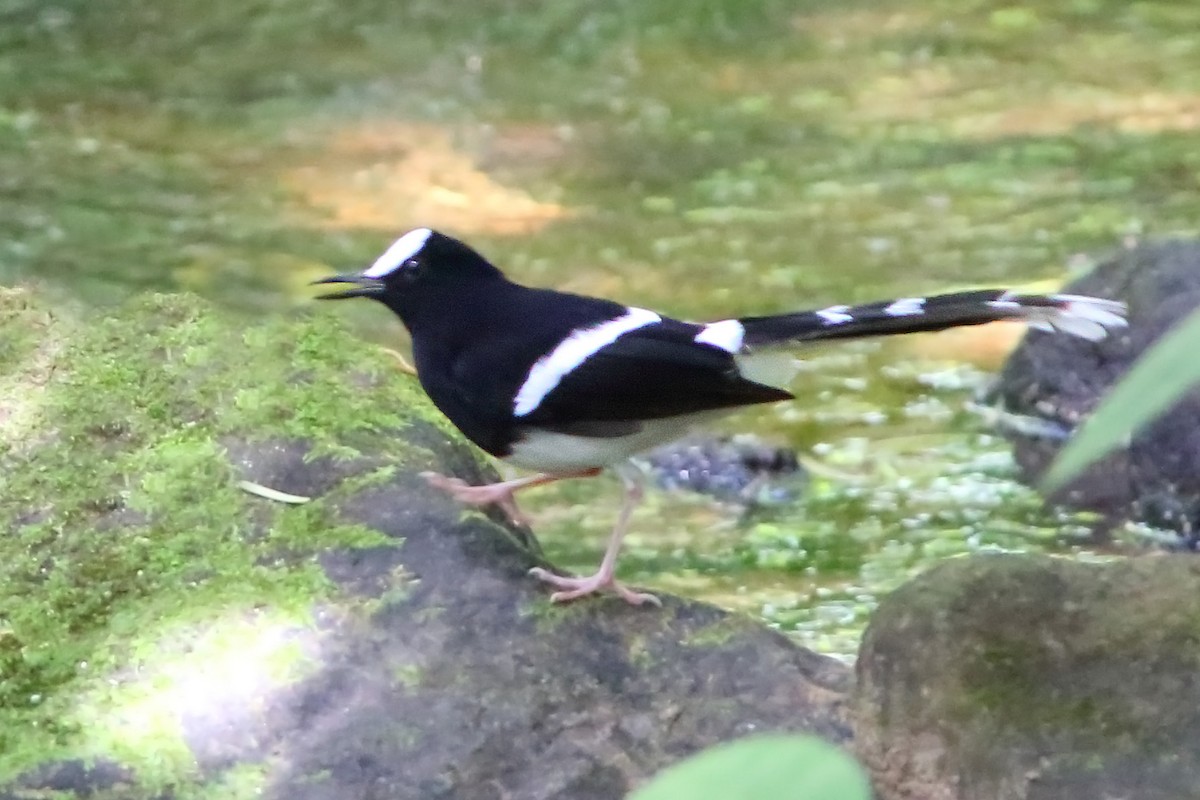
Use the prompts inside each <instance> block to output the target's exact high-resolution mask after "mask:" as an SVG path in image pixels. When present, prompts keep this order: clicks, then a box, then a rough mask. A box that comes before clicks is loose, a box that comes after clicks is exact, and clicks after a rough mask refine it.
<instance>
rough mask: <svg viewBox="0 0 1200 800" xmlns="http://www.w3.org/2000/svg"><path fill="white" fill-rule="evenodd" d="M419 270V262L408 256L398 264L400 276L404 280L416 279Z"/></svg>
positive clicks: (419, 272)
mask: <svg viewBox="0 0 1200 800" xmlns="http://www.w3.org/2000/svg"><path fill="white" fill-rule="evenodd" d="M421 272H422V270H421V262H420V261H417V260H416V259H415V258H410V259H408V260H406V261H405V262H404V263H403V264H401V265H400V277H401V278H403V279H404V280H406V281H412V280H414V279H416V278H417V277H418V276H419V275H420V274H421Z"/></svg>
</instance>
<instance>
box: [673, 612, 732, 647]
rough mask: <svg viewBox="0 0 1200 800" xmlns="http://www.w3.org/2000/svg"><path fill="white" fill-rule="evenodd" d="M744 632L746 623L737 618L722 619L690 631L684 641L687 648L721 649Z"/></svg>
mask: <svg viewBox="0 0 1200 800" xmlns="http://www.w3.org/2000/svg"><path fill="white" fill-rule="evenodd" d="M745 630H746V623H745V622H744V621H743V620H742V619H740V618H737V617H722V618H721V619H720V620H718V621H717V622H714V623H713V624H711V625H705V626H704V627H703V628H698V629H696V630H694V631H692V632H691V633H690V634H689V635H688V636H687V637H686V638H685V639H684V640H683V642H684V644H686V645H688V646H689V647H723V646H725V645H727V644H728V643H729V641H730V640H731V639H733V638H734V637H735V636H738V635H739V634H742V633H744V632H745Z"/></svg>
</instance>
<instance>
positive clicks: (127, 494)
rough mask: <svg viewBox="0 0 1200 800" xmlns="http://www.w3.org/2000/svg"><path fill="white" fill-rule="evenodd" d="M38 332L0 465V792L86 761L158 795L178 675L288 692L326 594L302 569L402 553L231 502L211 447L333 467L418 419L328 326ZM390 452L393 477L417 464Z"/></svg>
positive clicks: (363, 533) (97, 324)
mask: <svg viewBox="0 0 1200 800" xmlns="http://www.w3.org/2000/svg"><path fill="white" fill-rule="evenodd" d="M19 305H20V308H21V310H20V311H19V313H7V314H5V315H3V316H2V317H0V338H4V339H6V340H9V339H11V340H13V341H19V340H20V339H21V337H22V336H23V335H27V334H28V330H29V328H30V326H31V325H33V324H42V321H43V320H44V319H45V318H46V314H47V312H46V310H45V309H44V308H43V307H41V305H40V304H39V302H38V301H37V300H36V299H34V298H33V297H32V296H25V297H24V298H23V299H22V300H21V302H20V304H19ZM10 307H11V304H10ZM37 330H38V336H39V337H46V338H47V339H48V340H54V341H56V342H57V345H56V348H55V351H54V354H53V359H52V360H53V363H52V365H51V368H49V369H46V370H45V372H46V379H45V381H44V385H43V386H42V387H41V390H40V391H41V394H42V397H41V400H40V402H39V404H38V406H37V409H36V410H35V411H32V412H30V413H29V414H28V415H27V416H28V417H29V418H28V419H27V421H26V422H25V424H24V425H23V426H22V428H21V430H20V436H19V437H10V438H9V439H8V441H7V443H6V447H5V450H4V452H3V456H2V458H3V464H2V466H3V474H4V485H3V489H4V491H3V496H2V497H0V521H2V523H3V529H4V530H6V531H8V535H6V536H5V537H3V539H0V563H3V564H4V565H5V567H4V569H3V570H2V571H0V609H2V611H0V779H4V778H10V777H12V776H13V775H14V774H16V773H17V772H19V771H20V770H21V768H23V767H26V766H28V765H31V764H34V763H45V762H47V761H48V760H51V759H53V758H54V757H55V756H56V755H57V756H67V755H78V754H80V753H83V754H85V755H86V756H87V757H88V758H106V759H114V760H116V761H118V762H119V763H123V764H125V765H127V766H129V767H131V768H133V769H135V770H136V771H137V773H138V775H139V781H141V782H143V783H144V785H146V786H155V785H160V786H165V785H167V784H171V783H175V782H177V781H179V780H181V779H183V778H186V776H187V775H189V774H191V773H192V771H193V770H194V761H193V759H192V756H191V754H190V752H189V751H188V748H187V746H186V745H185V744H184V743H183V741H182V740H181V739H180V735H179V731H178V728H177V726H178V722H177V716H176V714H177V713H178V711H179V706H178V704H179V703H186V702H187V699H186V698H187V696H188V691H189V690H191V691H195V690H196V687H197V685H198V684H197V682H198V681H201V680H202V676H199V675H194V674H191V673H190V672H189V671H188V670H195V669H196V666H195V665H196V664H197V663H199V664H202V665H203V668H204V670H205V671H206V673H207V677H206V678H203V679H204V680H207V681H212V680H214V679H216V680H220V679H221V677H222V676H223V674H224V673H223V672H222V670H226V671H228V673H229V675H230V676H233V675H238V674H241V675H244V674H245V672H246V670H247V669H249V667H247V666H246V664H245V661H244V660H245V659H247V658H249V659H250V660H251V661H252V662H253V664H254V669H257V670H259V671H260V672H261V673H262V674H261V676H260V679H261V681H263V682H267V683H269V682H272V681H279V682H289V681H294V680H296V679H297V678H298V677H299V676H300V675H301V674H302V672H303V666H304V664H305V663H306V659H305V652H306V650H305V648H307V647H312V646H314V644H313V642H314V641H315V639H314V637H315V633H314V628H313V624H314V623H313V619H312V613H313V611H314V609H315V608H316V607H317V605H318V604H320V603H321V601H322V600H324V599H327V598H330V597H332V596H333V595H334V592H335V589H334V586H333V584H332V583H331V582H330V581H329V580H328V579H327V578H326V577H325V575H324V573H323V572H322V570H321V568H320V566H319V565H318V564H317V562H316V560H315V558H314V554H315V553H316V552H317V551H318V550H323V549H328V548H330V547H334V548H336V547H343V548H370V547H378V546H380V545H382V544H385V543H390V544H395V543H394V542H391V541H390V540H387V539H386V537H383V536H381V535H380V534H378V533H377V532H374V531H370V530H368V529H366V528H363V527H361V526H355V525H338V524H335V523H334V521H333V519H332V517H331V516H330V515H329V513H328V510H327V508H326V507H325V506H324V505H323V504H320V503H312V504H309V505H305V506H299V507H295V506H287V505H282V504H271V503H266V502H264V501H262V500H261V499H260V498H257V497H253V496H251V495H249V494H247V493H245V492H243V491H241V490H240V489H239V488H238V487H237V479H238V475H237V472H236V470H235V468H234V467H233V465H232V464H231V463H230V461H229V458H228V454H227V452H226V449H225V447H224V445H223V444H222V443H223V442H226V441H277V440H288V441H303V442H307V443H311V445H312V452H315V453H320V452H323V451H322V446H326V449H330V450H336V451H337V452H338V453H339V454H340V455H343V456H345V455H350V454H352V452H353V451H350V452H347V445H346V444H345V442H353V441H354V440H355V437H366V436H372V437H375V438H377V439H378V438H379V434H380V433H381V432H384V431H398V430H400V429H402V428H403V427H404V426H405V425H407V424H408V422H409V421H410V420H412V419H416V418H425V419H431V418H432V417H433V415H432V414H431V413H430V410H431V407H430V406H429V404H428V401H427V400H425V399H424V397H423V395H422V394H421V393H420V391H419V390H418V389H417V388H416V387H415V386H414V385H413V382H412V381H411V379H409V378H408V377H406V376H401V375H399V374H398V373H397V372H396V371H395V370H393V369H390V367H388V366H387V362H386V361H383V360H381V359H378V360H377V361H378V364H379V366H378V367H376V368H374V369H372V366H371V359H370V358H369V356H370V355H371V353H370V351H369V350H368V351H366V352H364V349H363V348H362V346H361V345H359V344H358V343H357V342H356V341H355V340H354V339H352V338H351V337H349V336H348V335H347V334H346V333H345V332H344V331H343V330H342V328H341V326H340V325H339V324H338V323H336V322H335V321H333V320H330V319H326V318H318V319H313V320H309V321H301V322H288V321H283V320H276V321H273V322H271V323H268V324H265V325H262V326H257V327H252V328H249V329H246V328H243V327H242V325H241V324H240V323H238V322H237V321H236V320H235V319H233V318H230V317H227V316H224V315H222V314H219V313H217V312H215V311H214V310H213V309H212V308H211V307H210V306H209V305H208V304H207V303H205V302H204V301H201V300H200V299H199V298H196V297H194V296H187V295H180V296H167V295H158V296H150V297H146V298H142V299H139V300H136V301H134V302H132V303H130V304H128V305H127V306H125V307H123V308H121V309H119V310H116V311H112V312H110V313H108V314H105V315H103V316H100V315H92V316H90V317H86V318H83V319H81V320H79V321H78V322H75V323H72V324H67V323H63V324H61V325H60V324H57V323H54V324H50V325H49V326H45V325H43V326H42V328H39V329H37ZM35 350H36V348H34V349H31V348H29V347H26V348H24V358H23V359H21V358H18V359H13V360H9V361H7V362H5V364H4V367H5V369H4V377H6V378H7V377H9V376H11V375H20V374H24V372H25V371H26V367H27V364H26V363H23V362H28V361H29V360H30V359H33V358H35V355H36V354H35ZM364 356H366V357H364ZM365 397H370V398H371V402H368V401H367V400H366V399H364V398H365ZM2 399H3V400H4V403H5V406H4V410H5V411H6V412H7V411H9V408H10V406H11V405H12V404H13V403H14V402H15V400H14V398H12V397H8V396H6V397H4V398H2ZM381 399H384V401H383V402H381ZM6 416H7V414H6ZM385 440H386V442H387V443H386V444H385V445H384V446H383V448H382V449H383V452H384V453H385V455H386V456H387V457H388V458H389V459H390V460H392V462H393V465H402V464H404V463H407V462H408V460H409V459H411V458H416V459H417V460H418V461H421V462H423V461H424V460H425V459H427V457H428V456H427V454H423V453H420V452H418V453H415V454H414V453H409V452H407V449H406V445H404V443H403V442H402V441H401V438H400V437H398V436H392V437H385ZM334 444H337V445H338V446H337V447H336V448H332V447H329V446H330V445H334ZM377 473H378V468H373V469H372V470H369V471H368V474H369V475H371V479H373V480H378V474H377ZM184 642H187V646H186V647H184ZM197 654H199V658H198V657H197ZM249 654H253V655H249ZM185 656H186V658H185ZM188 665H191V666H188ZM131 670H132V673H131V672H130V671H131ZM239 670H241V672H240V673H239ZM134 675H136V676H137V677H133V676H134ZM214 676H216V677H215V678H214ZM230 680H231V681H232V678H230ZM164 697H165V698H172V697H174V698H175V699H176V701H177V703H176V705H172V704H171V703H170V702H166V701H164V699H163V698H164Z"/></svg>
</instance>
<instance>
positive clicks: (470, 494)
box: [421, 469, 600, 525]
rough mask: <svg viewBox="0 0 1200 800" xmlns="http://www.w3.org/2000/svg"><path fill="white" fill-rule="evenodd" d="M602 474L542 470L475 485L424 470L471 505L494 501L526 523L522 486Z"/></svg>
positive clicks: (429, 480)
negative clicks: (519, 504) (520, 494)
mask: <svg viewBox="0 0 1200 800" xmlns="http://www.w3.org/2000/svg"><path fill="white" fill-rule="evenodd" d="M599 474H600V470H599V469H587V470H583V471H581V472H570V473H567V474H565V475H550V474H547V473H540V474H538V475H528V476H526V477H524V478H516V479H514V480H511V481H500V482H499V483H486V484H484V485H482V486H471V485H469V484H468V483H467V482H466V481H464V480H463V479H462V478H450V477H447V476H445V475H441V474H439V473H437V472H422V473H421V477H422V478H424V479H425V482H426V483H428V484H429V485H430V486H432V487H434V488H435V489H441V490H442V491H443V492H446V493H447V494H448V495H450V496H451V497H453V498H454V499H455V500H457V501H459V502H460V503H466V504H467V505H471V506H488V505H492V504H493V503H494V504H496V505H498V506H500V507H501V508H502V509H504V513H506V514H508V518H509V519H511V520H512V521H513V522H515V523H516V524H518V525H525V524H528V522H529V520H528V519H527V518H526V517H525V515H524V514H523V513H521V509H519V508H517V500H516V498H515V497H514V495H515V494H516V493H517V492H518V491H519V490H521V489H528V488H529V487H531V486H542V485H544V484H547V483H553V482H554V481H561V480H564V479H566V478H590V477H592V476H593V475H599Z"/></svg>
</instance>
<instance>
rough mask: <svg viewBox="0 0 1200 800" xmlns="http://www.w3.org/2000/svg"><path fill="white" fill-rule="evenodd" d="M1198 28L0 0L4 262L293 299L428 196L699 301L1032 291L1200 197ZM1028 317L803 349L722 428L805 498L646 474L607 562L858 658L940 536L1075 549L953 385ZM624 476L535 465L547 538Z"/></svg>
mask: <svg viewBox="0 0 1200 800" xmlns="http://www.w3.org/2000/svg"><path fill="white" fill-rule="evenodd" d="M1197 31H1200V7H1197V6H1195V5H1194V4H1192V3H1177V2H1166V1H1165V0H1163V1H1162V2H1142V3H1133V4H1131V3H1125V2H1117V1H1116V0H1072V1H1071V2H1065V3H1056V4H1048V3H1038V4H1026V5H1003V4H999V3H983V2H971V3H962V2H953V3H951V2H948V0H924V1H923V2H907V3H901V2H873V3H858V4H847V3H842V2H836V3H835V2H831V1H829V0H810V1H809V2H782V1H781V0H779V1H775V2H772V1H770V0H759V1H758V2H743V1H742V0H704V2H699V3H695V2H688V3H684V2H681V0H656V1H650V0H642V1H641V2H635V1H634V0H620V1H618V2H612V3H606V4H593V3H588V2H583V0H570V1H568V0H546V1H545V2H541V3H537V4H518V3H498V4H488V5H487V6H486V7H481V6H480V5H479V4H477V3H474V2H468V1H467V0H439V2H436V3H435V2H426V1H425V0H418V1H417V2H409V3H406V4H401V5H393V4H379V3H375V2H368V1H367V0H353V1H352V2H338V3H334V2H300V0H276V1H275V2H272V3H269V4H267V3H260V4H245V3H234V2H232V0H214V2H211V3H208V4H188V3H183V2H181V1H179V0H175V1H174V2H161V3H154V4H146V3H136V2H133V0H123V1H119V2H113V3H107V4H97V3H86V2H83V1H82V0H76V1H75V2H63V3H56V4H47V3H44V2H40V0H0V281H3V282H6V283H7V282H12V281H17V280H26V281H27V280H34V281H37V282H40V283H42V284H43V285H44V286H45V287H46V288H47V290H49V291H52V292H56V293H58V294H60V295H61V296H63V297H64V298H68V297H69V298H80V299H83V300H85V301H87V302H89V303H97V304H106V303H112V302H117V301H119V300H120V299H122V298H123V297H125V296H128V295H129V294H131V293H132V292H135V291H138V290H143V289H152V288H155V289H157V288H166V289H170V288H187V289H191V290H194V291H198V292H200V293H202V294H204V295H206V296H209V297H212V298H214V299H216V300H217V301H219V302H221V303H223V304H225V305H227V306H229V307H231V308H236V309H240V310H242V311H244V312H246V313H247V314H273V313H302V312H301V309H307V298H308V296H309V295H308V294H307V290H306V289H305V288H304V284H305V283H306V282H307V280H309V279H311V278H313V277H316V276H318V275H320V274H323V273H325V272H327V271H328V270H329V269H331V268H334V269H338V270H341V269H347V268H352V267H354V266H356V265H361V264H364V263H367V262H368V261H369V259H370V258H371V257H373V255H374V254H375V253H376V252H377V251H378V250H380V249H381V248H382V247H383V246H385V245H386V244H387V243H388V242H389V241H390V240H391V238H393V237H394V235H395V234H396V233H398V232H400V231H402V230H404V229H406V228H408V227H412V226H415V225H418V224H420V225H433V226H437V227H444V228H446V229H448V230H451V231H454V232H456V233H458V234H460V235H463V236H464V237H466V238H468V239H469V240H470V241H472V242H473V243H475V244H477V245H478V246H479V247H480V248H481V249H482V250H483V251H484V252H486V253H487V254H489V255H491V256H493V257H494V258H495V260H496V261H497V262H498V263H500V264H502V265H503V266H504V267H505V268H506V269H507V270H508V271H509V272H510V273H511V274H512V275H513V276H514V277H517V278H518V279H520V280H522V281H525V282H529V283H534V284H544V285H554V286H558V287H562V288H567V289H570V290H574V291H581V292H595V293H602V294H606V295H610V296H614V297H618V298H621V299H624V300H627V301H629V302H636V303H638V304H640V305H647V306H653V307H656V308H661V309H663V310H664V311H667V312H669V313H673V314H676V315H680V316H685V317H689V318H696V319H704V318H714V317H719V316H722V315H726V314H730V313H736V312H746V313H750V312H754V313H765V312H769V311H772V310H780V309H795V308H799V307H819V306H824V305H828V304H831V303H836V302H855V301H865V300H869V299H876V298H882V297H887V296H906V295H912V294H915V293H922V292H931V291H936V290H947V289H952V288H960V287H963V286H968V285H971V286H974V285H987V284H1003V285H1013V284H1017V285H1032V286H1035V287H1043V288H1044V287H1048V286H1053V285H1056V284H1057V283H1058V282H1060V281H1061V280H1063V279H1064V278H1065V277H1066V276H1067V275H1068V274H1069V273H1071V272H1072V271H1074V270H1079V269H1085V268H1086V267H1087V265H1088V264H1089V263H1090V257H1091V256H1094V255H1096V254H1100V253H1103V252H1104V251H1105V250H1108V249H1110V248H1112V247H1115V246H1119V244H1120V242H1122V241H1123V240H1125V239H1128V238H1130V237H1140V236H1144V235H1150V234H1157V233H1166V232H1188V233H1190V232H1194V231H1195V228H1196V222H1195V221H1196V220H1197V219H1200V214H1198V213H1197V212H1198V211H1200V200H1198V199H1197V198H1200V194H1198V193H1197V189H1198V188H1200V187H1198V186H1197V183H1198V181H1200V179H1198V177H1197V176H1198V175H1200V149H1197V148H1196V147H1195V129H1196V128H1197V126H1198V125H1200V91H1198V89H1197V87H1198V86H1200V34H1198V33H1197ZM321 311H322V313H343V314H346V315H347V316H348V317H350V318H352V319H353V320H354V321H355V322H356V323H357V324H359V325H361V327H362V330H363V334H364V336H366V337H369V338H373V339H376V340H378V341H386V342H395V341H397V340H399V338H400V337H401V333H400V331H399V328H398V326H397V325H396V324H395V323H394V322H393V321H392V320H390V319H388V318H387V317H385V316H383V315H382V314H381V313H380V311H379V309H377V308H371V307H367V304H362V307H358V308H339V309H337V310H336V311H332V310H330V309H321ZM1014 336H1015V334H1014V332H1013V331H1012V330H1011V329H1010V328H1005V327H1003V326H992V327H990V328H987V329H982V330H975V331H971V332H967V333H962V334H959V333H948V334H943V335H939V336H936V337H920V338H914V339H908V340H905V341H901V342H890V343H886V344H879V343H868V344H862V345H853V346H842V347H837V348H828V349H825V348H822V349H819V350H815V351H806V352H805V353H803V354H802V355H803V356H804V357H805V358H806V360H807V368H806V370H805V372H804V373H803V374H802V375H801V377H800V379H799V381H798V383H797V384H796V388H797V392H798V394H799V395H800V397H799V399H798V400H797V402H795V403H792V404H787V405H781V406H778V407H774V408H770V409H765V410H756V411H754V412H749V413H746V414H742V415H738V416H735V417H732V418H730V419H729V420H727V421H726V422H725V423H724V424H723V425H722V426H721V427H720V428H719V430H720V431H724V432H734V431H752V432H756V433H759V434H761V435H763V436H765V437H767V438H769V439H772V440H775V441H778V442H781V443H787V444H790V445H792V446H795V447H797V448H798V449H799V450H800V452H801V454H802V455H803V456H804V459H805V460H806V461H807V462H808V463H809V464H810V465H811V466H812V467H814V470H815V473H816V475H815V477H814V478H813V480H812V483H811V485H810V487H809V489H808V491H807V493H806V495H805V499H804V501H803V502H802V503H800V504H799V505H797V506H796V507H792V508H770V509H759V510H755V511H753V512H752V513H743V512H742V511H741V510H738V509H732V508H727V507H721V506H718V505H715V504H713V503H711V502H709V501H707V500H704V499H703V498H695V497H688V496H683V495H676V494H670V495H665V494H655V495H654V496H653V497H652V499H651V502H649V503H647V505H646V506H645V507H644V508H643V509H642V510H641V511H639V513H638V516H637V518H636V521H635V531H634V533H633V535H632V536H631V537H630V547H629V550H628V553H627V557H626V559H625V561H624V562H623V565H622V567H623V572H624V574H626V575H627V576H628V577H629V578H631V579H633V580H635V581H637V582H639V583H645V584H646V585H648V586H652V587H657V588H660V589H663V590H666V591H678V592H681V593H684V594H688V595H691V596H694V597H700V598H705V599H709V600H712V601H714V602H718V603H721V604H723V605H727V606H729V607H733V608H739V609H745V610H748V611H751V612H754V613H760V614H762V615H764V616H765V617H766V618H767V619H769V620H771V621H772V622H773V623H776V624H778V625H779V626H780V627H781V628H783V629H785V630H788V631H792V632H794V633H795V635H796V636H797V637H798V638H799V639H800V640H801V641H803V642H805V643H806V644H809V645H811V646H813V647H815V648H817V649H819V650H822V651H824V652H831V653H835V654H839V655H849V654H851V653H853V651H854V649H855V646H856V641H857V637H858V635H859V632H860V631H861V627H862V624H863V622H864V620H865V618H866V615H867V614H868V613H869V611H870V609H871V608H872V607H873V605H874V604H875V603H876V601H877V599H878V597H879V596H880V594H881V593H883V592H885V591H886V590H887V589H888V588H890V587H892V586H894V585H896V584H897V583H899V582H900V581H902V580H904V579H905V578H907V577H908V576H910V575H912V574H914V573H915V572H917V571H920V570H922V569H924V568H926V567H928V566H929V565H930V564H933V563H936V562H937V561H938V560H940V559H943V558H948V557H953V556H955V555H958V554H962V553H969V552H980V551H988V550H1038V551H1051V552H1062V553H1065V554H1071V555H1074V556H1076V557H1087V556H1088V551H1085V550H1081V549H1080V548H1078V547H1077V546H1075V545H1073V544H1071V542H1072V541H1073V537H1074V536H1075V535H1077V534H1079V533H1080V532H1081V530H1082V528H1081V521H1080V520H1078V519H1074V518H1071V517H1066V516H1063V515H1061V514H1059V513H1058V512H1056V511H1054V510H1052V509H1051V510H1046V509H1043V508H1041V505H1040V503H1039V502H1038V500H1037V498H1036V497H1035V496H1034V495H1033V494H1032V493H1031V492H1030V491H1028V490H1027V489H1024V488H1022V487H1020V486H1018V485H1017V484H1015V483H1014V482H1013V481H1012V480H1011V477H1010V475H1011V465H1010V463H1009V459H1008V457H1007V454H1006V453H1007V450H1006V448H1005V446H1004V445H1003V443H1001V442H999V441H998V440H996V439H995V438H994V437H993V436H992V435H991V434H990V433H989V432H988V430H987V427H986V425H985V424H984V423H983V422H982V421H981V420H979V419H978V418H976V417H974V416H972V415H971V414H969V413H967V412H965V411H964V404H965V403H966V402H967V401H968V400H969V398H970V397H971V395H972V393H973V392H974V391H975V390H976V389H977V388H978V387H979V386H981V385H982V384H983V382H984V381H986V380H987V375H988V372H989V371H990V370H992V369H994V367H995V365H996V364H997V363H998V361H999V359H1000V358H1001V357H1002V354H1003V352H1004V351H1005V350H1006V349H1007V348H1008V347H1010V346H1011V344H1012V342H1013V340H1014ZM616 492H617V489H616V486H615V485H614V484H613V483H612V482H609V481H607V480H600V481H590V482H577V483H576V484H575V485H565V486H562V487H561V488H553V489H548V490H545V491H543V492H542V493H541V494H540V495H538V496H537V497H536V498H531V500H530V506H531V508H533V509H534V510H535V512H536V515H537V519H538V524H537V529H538V531H539V533H540V534H541V536H542V538H543V539H544V541H545V545H546V548H547V550H548V551H549V552H550V554H551V555H552V556H553V557H554V558H555V559H556V560H558V561H560V562H562V563H564V564H566V565H569V566H572V567H576V568H580V569H584V568H590V567H591V566H592V565H593V562H594V561H595V560H596V559H597V558H598V553H599V550H600V549H601V547H602V541H603V538H604V537H605V535H606V532H607V527H608V525H609V522H610V518H611V512H612V511H613V508H612V506H611V503H612V502H613V501H615V496H616ZM610 498H611V499H610Z"/></svg>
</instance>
